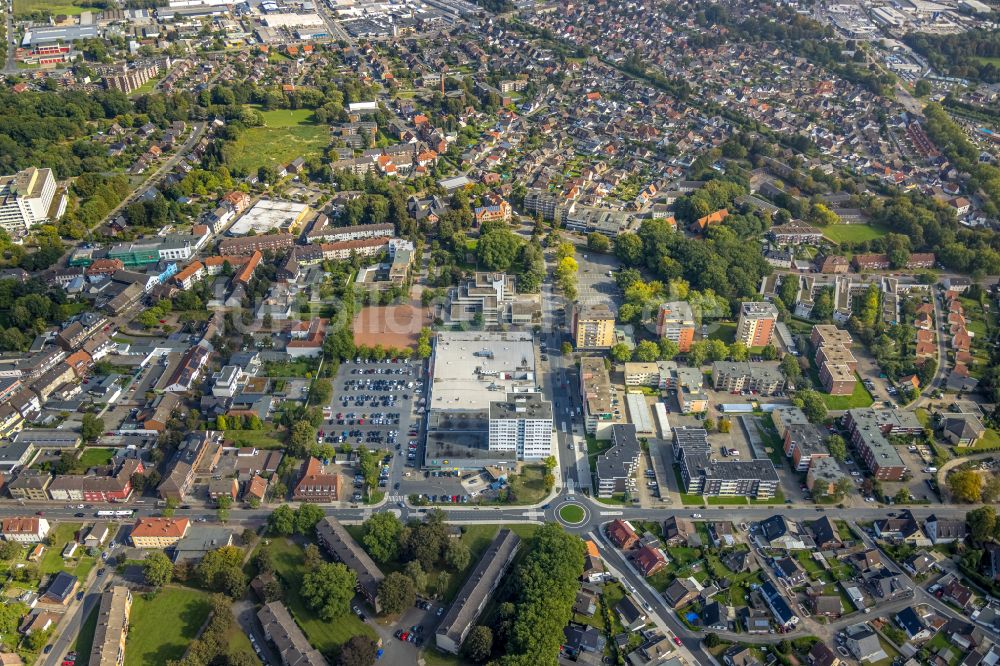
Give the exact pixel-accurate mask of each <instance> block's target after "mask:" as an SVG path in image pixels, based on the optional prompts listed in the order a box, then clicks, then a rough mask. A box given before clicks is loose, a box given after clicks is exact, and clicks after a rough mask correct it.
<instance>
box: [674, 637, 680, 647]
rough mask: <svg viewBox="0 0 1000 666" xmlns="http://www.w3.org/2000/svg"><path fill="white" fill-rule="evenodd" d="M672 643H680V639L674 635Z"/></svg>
mask: <svg viewBox="0 0 1000 666" xmlns="http://www.w3.org/2000/svg"><path fill="white" fill-rule="evenodd" d="M674 643H676V644H677V645H680V644H681V639H679V638H677V637H676V636H674Z"/></svg>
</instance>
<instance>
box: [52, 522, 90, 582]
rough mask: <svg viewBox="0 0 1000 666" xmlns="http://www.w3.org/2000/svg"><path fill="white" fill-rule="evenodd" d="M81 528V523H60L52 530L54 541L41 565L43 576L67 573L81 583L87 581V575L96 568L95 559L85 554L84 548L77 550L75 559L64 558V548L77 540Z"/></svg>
mask: <svg viewBox="0 0 1000 666" xmlns="http://www.w3.org/2000/svg"><path fill="white" fill-rule="evenodd" d="M81 527H82V525H81V524H80V523H59V524H58V525H56V526H55V528H53V529H52V531H51V533H50V535H49V536H50V537H51V538H52V539H53V541H52V545H51V546H49V547H48V548H46V550H45V554H44V555H43V556H42V561H41V562H40V563H39V570H40V571H41V573H42V574H43V575H45V574H54V573H58V572H60V571H67V572H69V573H71V574H73V575H74V576H76V577H77V578H79V579H80V580H81V581H83V580H86V578H87V574H88V573H90V570H91V569H92V568H93V567H94V562H95V560H94V558H93V557H90V556H89V555H85V554H83V553H84V550H83V548H82V547H81V548H78V549H77V551H76V555H75V556H74V557H71V558H69V559H64V558H63V556H62V551H63V548H65V547H66V544H67V543H69V542H70V541H72V540H73V539H74V538H76V534H77V532H79V531H80V528H81Z"/></svg>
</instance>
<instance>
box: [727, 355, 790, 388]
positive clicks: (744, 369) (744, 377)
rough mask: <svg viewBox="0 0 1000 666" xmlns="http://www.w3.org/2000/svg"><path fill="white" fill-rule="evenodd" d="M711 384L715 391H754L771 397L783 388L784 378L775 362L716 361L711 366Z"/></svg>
mask: <svg viewBox="0 0 1000 666" xmlns="http://www.w3.org/2000/svg"><path fill="white" fill-rule="evenodd" d="M712 383H713V385H714V388H715V390H716V391H744V390H746V391H756V392H757V393H760V394H761V395H772V394H774V393H777V392H779V391H781V390H782V389H783V388H784V387H785V376H784V375H783V374H781V370H779V369H778V362H777V361H761V362H755V363H750V362H740V361H716V362H715V363H713V364H712Z"/></svg>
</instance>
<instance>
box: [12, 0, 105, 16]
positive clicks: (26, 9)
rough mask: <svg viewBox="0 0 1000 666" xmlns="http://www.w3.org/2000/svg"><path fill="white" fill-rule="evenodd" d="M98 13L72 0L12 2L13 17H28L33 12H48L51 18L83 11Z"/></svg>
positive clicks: (22, 0)
mask: <svg viewBox="0 0 1000 666" xmlns="http://www.w3.org/2000/svg"><path fill="white" fill-rule="evenodd" d="M91 10H93V11H100V10H99V9H96V8H94V7H84V6H82V5H79V4H76V3H75V2H73V0H14V16H15V17H21V16H28V15H30V14H33V13H35V12H48V13H49V14H50V15H51V16H59V15H61V14H65V15H67V16H71V15H77V14H80V13H81V12H85V11H91Z"/></svg>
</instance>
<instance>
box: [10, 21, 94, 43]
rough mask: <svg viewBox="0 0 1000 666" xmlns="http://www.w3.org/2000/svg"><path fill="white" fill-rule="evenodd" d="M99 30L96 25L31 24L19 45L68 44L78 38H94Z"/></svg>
mask: <svg viewBox="0 0 1000 666" xmlns="http://www.w3.org/2000/svg"><path fill="white" fill-rule="evenodd" d="M99 36H100V30H99V29H98V27H97V26H96V25H67V26H42V27H39V26H33V27H32V28H31V29H30V30H28V31H27V32H26V33H24V39H23V40H21V46H24V47H28V46H42V45H45V44H56V43H63V44H69V43H70V42H75V41H76V40H78V39H96V38H97V37H99Z"/></svg>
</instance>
